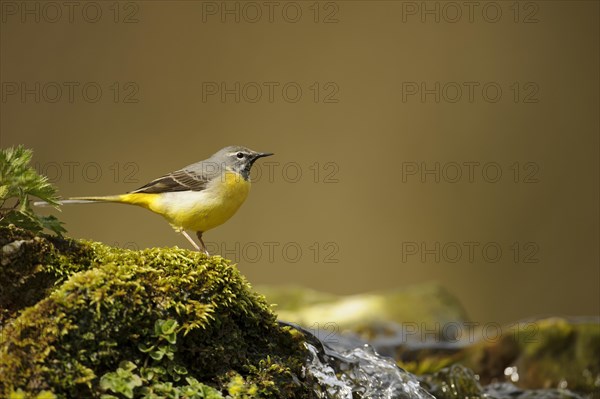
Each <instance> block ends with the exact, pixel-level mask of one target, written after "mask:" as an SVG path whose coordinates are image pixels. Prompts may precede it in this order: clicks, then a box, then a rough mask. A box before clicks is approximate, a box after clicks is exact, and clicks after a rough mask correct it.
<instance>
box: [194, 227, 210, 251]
mask: <svg viewBox="0 0 600 399" xmlns="http://www.w3.org/2000/svg"><path fill="white" fill-rule="evenodd" d="M196 236H197V237H198V240H200V247H202V249H198V251H204V253H205V254H206V255H207V256H209V255H210V254H209V253H208V250H207V249H206V245H204V241H202V232H201V231H197V232H196Z"/></svg>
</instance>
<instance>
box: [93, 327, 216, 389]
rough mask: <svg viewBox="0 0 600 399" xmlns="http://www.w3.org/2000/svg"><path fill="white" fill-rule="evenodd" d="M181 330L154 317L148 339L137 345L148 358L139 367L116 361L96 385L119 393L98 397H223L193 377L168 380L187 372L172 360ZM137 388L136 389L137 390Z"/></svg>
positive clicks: (177, 377)
mask: <svg viewBox="0 0 600 399" xmlns="http://www.w3.org/2000/svg"><path fill="white" fill-rule="evenodd" d="M179 330H181V328H180V327H179V323H178V322H177V320H173V319H168V320H157V321H156V322H155V323H154V333H153V334H152V337H153V339H152V342H148V343H147V344H140V345H138V349H139V350H140V351H141V352H142V353H147V354H148V358H146V361H145V362H144V365H143V366H142V367H141V368H140V369H139V375H138V374H136V373H135V372H134V370H136V369H137V368H138V367H137V366H136V365H135V364H134V363H133V362H130V361H128V360H125V361H123V362H121V363H120V364H119V368H118V369H117V371H114V372H110V373H106V374H104V375H103V376H102V378H101V379H100V388H101V389H102V390H104V391H111V392H113V393H115V394H120V395H122V396H114V395H111V394H104V395H102V396H101V399H118V398H121V397H123V396H124V397H126V398H133V397H134V396H135V397H141V398H144V399H159V398H173V399H178V398H188V399H222V398H223V396H222V395H221V393H220V392H219V391H217V390H216V389H214V388H211V387H209V386H208V385H204V384H202V383H200V382H198V380H196V379H195V378H193V377H186V378H185V380H186V382H187V385H183V386H174V385H173V383H172V382H171V381H175V382H177V381H179V380H181V378H182V376H183V375H186V374H187V373H188V371H187V369H186V368H185V367H183V366H181V365H179V364H177V363H176V362H175V361H174V358H175V352H176V350H177V347H176V346H175V343H176V342H177V332H178V331H179ZM138 387H140V389H137V390H136V388H138Z"/></svg>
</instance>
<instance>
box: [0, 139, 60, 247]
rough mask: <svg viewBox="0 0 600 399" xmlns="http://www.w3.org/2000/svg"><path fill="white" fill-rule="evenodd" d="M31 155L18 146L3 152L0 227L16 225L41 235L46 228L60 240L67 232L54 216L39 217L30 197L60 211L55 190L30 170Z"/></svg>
mask: <svg viewBox="0 0 600 399" xmlns="http://www.w3.org/2000/svg"><path fill="white" fill-rule="evenodd" d="M31 156H32V151H31V150H28V149H26V148H24V147H23V146H18V147H16V148H14V147H11V148H7V149H0V226H8V225H9V224H14V225H15V226H17V227H21V228H23V229H26V230H29V231H32V232H39V231H42V230H43V229H44V228H46V229H49V230H51V231H53V232H54V233H55V234H57V235H59V236H61V235H62V233H64V232H66V230H65V229H64V228H63V227H62V222H60V221H59V220H58V219H57V218H56V217H54V216H40V215H36V214H35V213H34V212H33V211H32V209H31V205H30V200H29V197H30V196H32V197H37V198H39V199H41V200H43V201H45V202H47V203H49V204H50V205H52V206H54V207H55V208H56V209H58V205H59V202H58V198H57V195H56V188H54V186H52V185H51V184H50V183H49V182H48V179H47V178H46V177H45V176H41V175H39V174H38V173H37V172H36V171H35V169H33V168H32V167H31V166H29V162H30V161H31Z"/></svg>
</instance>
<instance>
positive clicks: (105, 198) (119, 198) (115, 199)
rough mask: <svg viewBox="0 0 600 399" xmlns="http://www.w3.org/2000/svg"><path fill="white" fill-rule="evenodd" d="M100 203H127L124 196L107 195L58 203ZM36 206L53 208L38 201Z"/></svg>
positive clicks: (77, 198)
mask: <svg viewBox="0 0 600 399" xmlns="http://www.w3.org/2000/svg"><path fill="white" fill-rule="evenodd" d="M98 202H125V201H124V195H107V196H103V197H73V198H69V199H66V200H60V201H58V203H59V205H68V204H94V203H98ZM33 205H35V206H52V205H51V204H50V203H48V202H46V201H36V202H34V203H33Z"/></svg>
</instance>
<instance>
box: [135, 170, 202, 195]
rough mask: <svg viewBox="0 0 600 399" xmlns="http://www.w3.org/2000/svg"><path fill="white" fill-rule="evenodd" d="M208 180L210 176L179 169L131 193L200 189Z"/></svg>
mask: <svg viewBox="0 0 600 399" xmlns="http://www.w3.org/2000/svg"><path fill="white" fill-rule="evenodd" d="M209 182H210V176H209V175H207V174H199V173H196V172H194V171H191V170H186V169H181V170H178V171H175V172H172V173H169V174H168V175H165V176H163V177H159V178H158V179H156V180H152V181H151V182H150V183H148V184H146V185H145V186H143V187H140V188H138V189H137V190H134V191H131V193H141V194H159V193H165V192H173V191H202V190H204V189H205V188H206V186H207V185H208V183H209Z"/></svg>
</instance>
